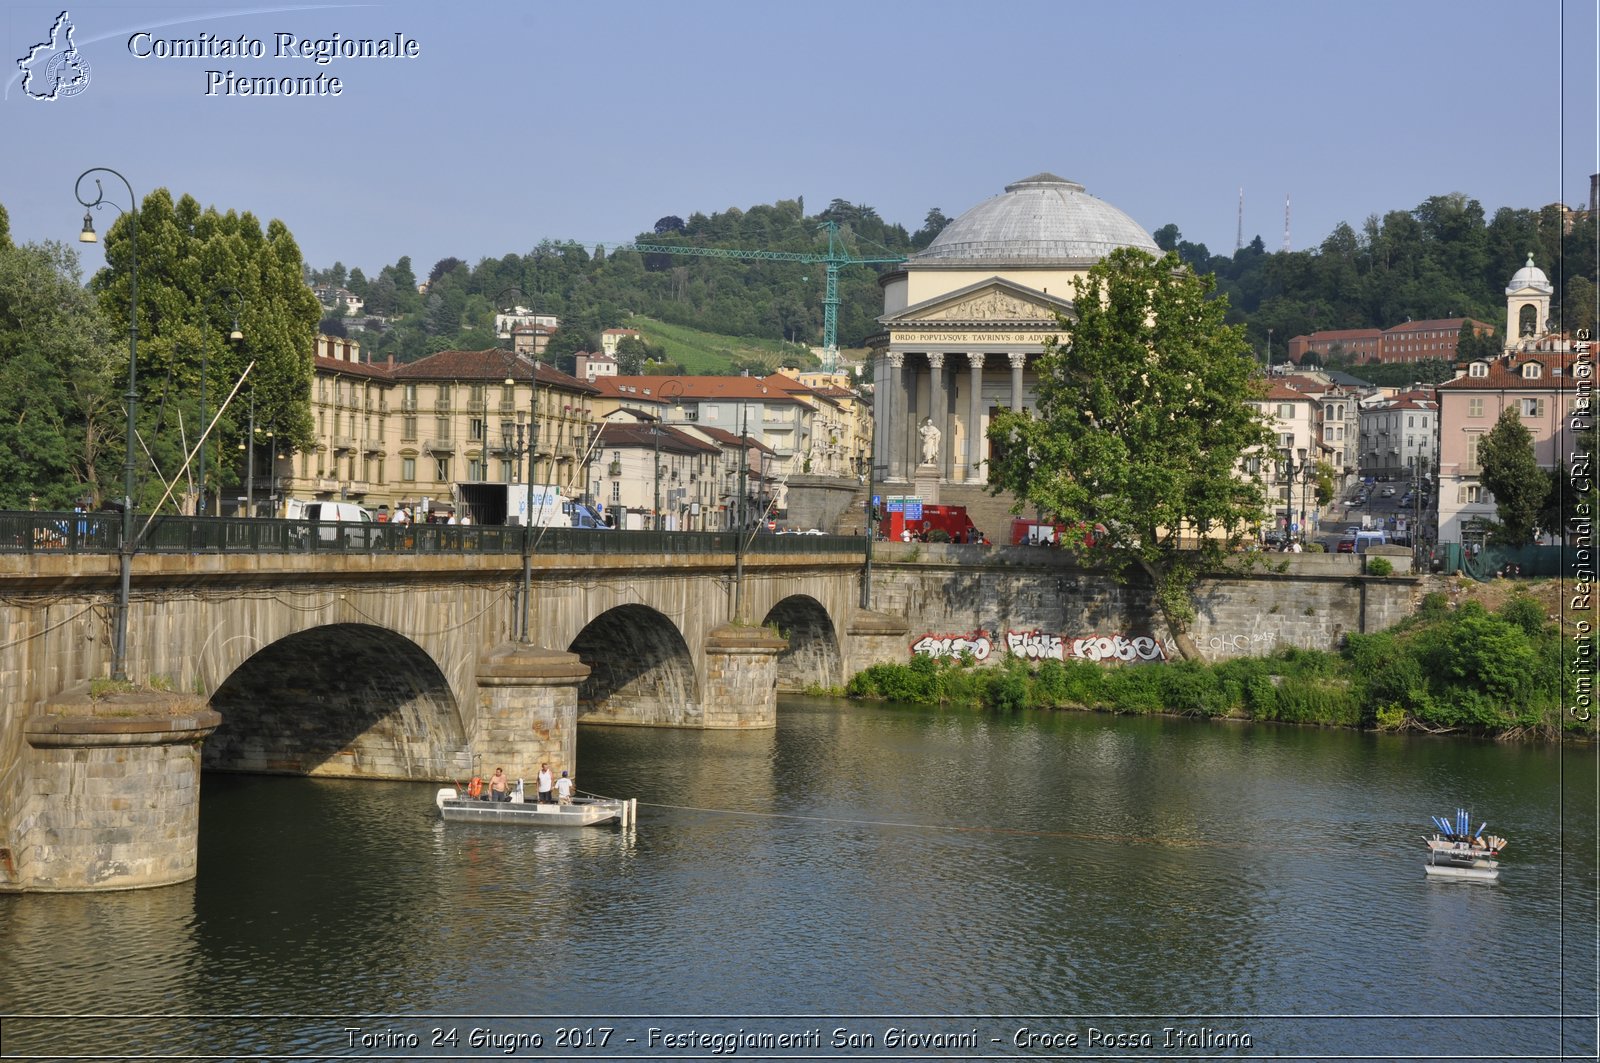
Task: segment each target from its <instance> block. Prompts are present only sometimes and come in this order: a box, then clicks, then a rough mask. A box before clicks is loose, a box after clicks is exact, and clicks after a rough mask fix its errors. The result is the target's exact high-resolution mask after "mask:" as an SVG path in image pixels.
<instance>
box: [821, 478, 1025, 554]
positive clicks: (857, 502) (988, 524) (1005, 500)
mask: <svg viewBox="0 0 1600 1063" xmlns="http://www.w3.org/2000/svg"><path fill="white" fill-rule="evenodd" d="M907 490H908V489H907V488H906V486H905V485H902V484H895V485H893V487H892V488H890V489H889V490H885V489H884V486H883V485H882V484H879V485H877V488H876V493H877V494H878V495H880V496H883V495H890V494H901V493H904V492H906V491H907ZM866 501H867V489H866V487H865V486H864V485H863V486H862V487H861V488H860V489H859V490H857V491H856V492H855V493H854V494H853V495H852V496H851V498H850V505H848V506H846V507H845V510H844V512H843V513H841V514H839V519H838V520H837V521H835V522H834V526H833V529H832V530H833V532H834V534H835V535H861V534H863V532H864V529H865V524H866V508H865V507H866ZM1011 502H1012V496H1011V495H1010V494H1009V493H1008V494H1001V495H991V494H990V493H989V492H988V490H987V489H986V488H985V487H984V486H983V485H982V484H940V485H939V504H940V505H943V506H965V507H967V516H969V517H971V518H972V523H973V525H974V526H975V527H976V528H977V529H978V530H979V531H981V532H983V533H984V534H985V535H987V536H988V537H989V541H990V542H992V543H995V544H997V545H1001V546H1003V545H1005V544H1007V543H1009V542H1010V541H1011V518H1012V513H1011Z"/></svg>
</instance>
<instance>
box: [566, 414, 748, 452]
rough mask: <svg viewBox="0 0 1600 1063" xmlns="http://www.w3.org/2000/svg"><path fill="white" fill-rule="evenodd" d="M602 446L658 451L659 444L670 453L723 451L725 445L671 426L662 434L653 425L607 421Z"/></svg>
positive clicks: (664, 429)
mask: <svg viewBox="0 0 1600 1063" xmlns="http://www.w3.org/2000/svg"><path fill="white" fill-rule="evenodd" d="M597 445H598V446H600V447H616V448H619V449H620V448H623V447H628V448H639V449H643V450H651V451H653V450H655V449H656V448H657V447H658V446H659V447H660V448H661V450H662V451H663V452H664V453H668V454H721V453H722V448H721V447H719V446H717V445H715V444H713V443H707V442H705V441H704V440H700V439H696V438H695V437H693V436H691V435H688V434H687V433H685V432H680V431H678V430H677V429H676V428H673V427H672V426H671V425H662V426H661V433H660V435H657V434H656V430H655V428H654V427H653V426H650V425H642V424H619V423H617V422H615V421H606V422H604V423H602V424H601V425H600V440H599V443H598V444H597Z"/></svg>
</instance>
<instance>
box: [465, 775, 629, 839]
mask: <svg viewBox="0 0 1600 1063" xmlns="http://www.w3.org/2000/svg"><path fill="white" fill-rule="evenodd" d="M474 782H479V783H480V785H479V786H478V787H473V786H471V785H469V786H467V787H465V788H462V787H459V786H443V787H440V788H439V791H438V792H437V793H436V794H435V795H434V799H433V801H434V804H435V805H436V806H437V807H438V809H439V816H440V818H441V819H444V820H446V821H447V822H454V823H520V824H523V825H526V826H532V827H598V826H601V825H603V824H606V823H620V824H622V825H623V826H631V825H633V823H634V822H635V816H636V814H637V811H638V807H639V801H638V799H637V798H631V799H630V798H618V797H600V796H598V795H587V796H575V797H572V798H569V799H567V800H565V801H550V802H543V801H529V800H527V799H526V795H525V792H524V790H523V787H522V780H521V779H518V780H517V784H516V786H514V787H512V788H511V790H510V791H509V792H508V793H507V795H506V799H502V800H493V799H492V795H491V794H490V793H489V791H488V790H487V789H486V788H483V787H482V786H481V780H474ZM474 790H476V791H477V792H476V793H474V792H473V791H474Z"/></svg>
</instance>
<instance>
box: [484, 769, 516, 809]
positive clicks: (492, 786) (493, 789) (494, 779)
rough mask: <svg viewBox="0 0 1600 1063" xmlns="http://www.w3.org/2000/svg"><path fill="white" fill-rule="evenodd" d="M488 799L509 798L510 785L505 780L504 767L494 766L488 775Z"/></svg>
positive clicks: (501, 799)
mask: <svg viewBox="0 0 1600 1063" xmlns="http://www.w3.org/2000/svg"><path fill="white" fill-rule="evenodd" d="M489 800H491V801H509V800H511V786H510V783H509V782H508V781H507V780H506V769H504V768H496V769H494V774H493V775H491V776H489Z"/></svg>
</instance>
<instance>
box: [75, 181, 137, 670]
mask: <svg viewBox="0 0 1600 1063" xmlns="http://www.w3.org/2000/svg"><path fill="white" fill-rule="evenodd" d="M95 173H105V174H110V175H111V176H112V177H115V178H116V179H117V180H119V181H121V182H122V187H123V188H125V189H127V190H128V209H127V210H126V211H124V210H123V209H122V207H121V206H120V205H118V204H117V203H115V202H111V201H109V200H107V199H106V197H105V190H104V189H103V188H101V187H100V179H99V178H98V177H96V178H95V179H94V198H93V199H86V198H84V185H83V182H84V179H85V178H87V177H88V176H89V175H90V174H95ZM72 193H73V195H74V196H76V197H77V199H78V202H79V204H81V205H82V206H83V207H85V208H86V209H85V210H84V213H83V231H82V232H81V233H79V235H78V239H79V240H80V241H81V242H83V243H86V244H92V243H94V242H95V233H94V218H93V215H91V214H90V211H93V210H95V209H96V208H98V207H99V206H101V205H102V204H105V203H109V205H110V206H113V207H116V208H117V212H118V213H119V214H126V215H127V218H128V246H129V256H128V263H129V270H128V277H129V282H128V391H127V394H126V395H125V396H124V397H125V399H126V400H127V408H128V438H127V450H126V453H125V455H124V456H123V461H122V542H121V543H119V544H118V547H119V548H118V550H117V555H118V567H119V569H120V582H119V589H118V592H117V622H116V632H115V635H114V636H113V641H112V648H111V654H112V656H111V678H112V679H119V680H126V679H127V678H128V597H129V592H130V590H131V587H132V583H133V547H134V542H133V491H134V474H135V466H134V448H135V447H137V446H138V426H137V423H136V421H135V420H134V418H135V415H136V414H137V412H138V406H139V390H138V388H139V197H138V196H136V195H134V194H133V186H132V185H131V184H129V183H128V179H127V178H126V177H124V176H122V175H121V174H120V173H118V172H117V171H115V170H112V169H109V168H108V167H105V166H96V167H93V168H91V169H88V170H85V171H83V173H81V174H79V175H78V180H77V181H76V182H75V183H74V184H73V187H72Z"/></svg>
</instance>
